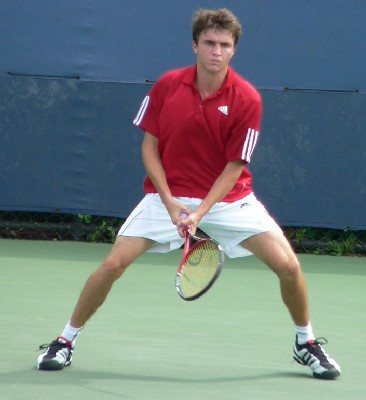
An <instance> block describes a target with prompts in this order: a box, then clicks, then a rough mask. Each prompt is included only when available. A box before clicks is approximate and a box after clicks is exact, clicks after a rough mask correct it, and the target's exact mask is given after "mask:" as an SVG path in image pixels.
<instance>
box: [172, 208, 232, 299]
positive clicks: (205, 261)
mask: <svg viewBox="0 0 366 400" xmlns="http://www.w3.org/2000/svg"><path fill="white" fill-rule="evenodd" d="M184 214H185V213H184ZM184 214H182V216H184V217H186V216H187V214H185V215H184ZM224 259H225V254H224V251H223V250H222V247H221V246H220V244H219V243H217V242H216V240H214V239H211V238H206V237H205V238H201V237H199V236H195V235H192V234H190V233H189V231H188V228H187V230H186V231H185V242H184V248H183V255H182V260H181V262H180V265H179V268H178V271H177V273H176V277H175V288H176V290H177V292H178V294H179V296H180V297H181V298H182V299H183V300H187V301H191V300H196V299H198V298H199V297H200V296H202V295H203V294H204V293H205V292H207V290H208V289H210V287H211V286H212V285H213V284H214V282H215V281H216V279H217V278H218V276H219V275H220V272H221V270H222V267H223V265H224Z"/></svg>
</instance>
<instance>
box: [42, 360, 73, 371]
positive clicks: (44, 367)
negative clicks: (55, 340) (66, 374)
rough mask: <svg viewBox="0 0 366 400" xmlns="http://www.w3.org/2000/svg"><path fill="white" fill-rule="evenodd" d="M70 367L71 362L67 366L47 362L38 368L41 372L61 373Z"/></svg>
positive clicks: (55, 362)
mask: <svg viewBox="0 0 366 400" xmlns="http://www.w3.org/2000/svg"><path fill="white" fill-rule="evenodd" d="M69 365H71V362H69V363H66V364H60V363H59V362H57V361H46V362H41V363H40V364H39V365H38V366H37V369H39V370H40V371H60V370H62V369H63V368H64V367H68V366H69Z"/></svg>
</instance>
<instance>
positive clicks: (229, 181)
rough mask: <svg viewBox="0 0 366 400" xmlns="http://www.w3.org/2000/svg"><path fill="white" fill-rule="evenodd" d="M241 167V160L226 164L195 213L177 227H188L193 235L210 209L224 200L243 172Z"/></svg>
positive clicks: (242, 164)
mask: <svg viewBox="0 0 366 400" xmlns="http://www.w3.org/2000/svg"><path fill="white" fill-rule="evenodd" d="M243 166H244V162H243V161H242V160H237V161H230V162H228V163H227V164H226V167H225V168H224V170H223V171H222V173H221V174H220V175H219V177H218V178H217V179H216V181H215V183H214V184H213V186H212V188H211V189H210V191H209V192H208V193H207V196H206V197H205V198H204V199H203V200H202V202H201V204H200V205H199V206H198V208H197V209H196V211H194V212H192V213H190V214H189V216H188V217H187V218H186V219H185V220H184V221H182V222H181V223H180V224H179V226H181V227H184V226H186V225H190V227H191V229H190V230H191V232H192V233H193V234H194V233H195V232H196V229H197V226H198V224H199V222H200V221H201V219H202V218H203V217H204V215H205V214H207V213H208V211H209V210H210V208H211V207H212V206H213V205H214V204H215V203H217V202H219V201H220V200H221V199H222V198H224V197H225V196H226V195H227V193H229V191H230V190H231V189H232V188H233V186H234V185H235V183H236V181H237V180H238V179H239V177H240V175H241V173H242V171H243Z"/></svg>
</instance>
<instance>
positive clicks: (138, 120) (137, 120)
mask: <svg viewBox="0 0 366 400" xmlns="http://www.w3.org/2000/svg"><path fill="white" fill-rule="evenodd" d="M149 101H150V96H146V97H145V98H144V100H143V101H142V103H141V107H140V109H139V111H138V113H137V115H136V117H135V119H134V120H133V124H134V125H137V126H139V125H140V123H141V121H142V118H144V115H145V111H146V109H147V106H148V105H149Z"/></svg>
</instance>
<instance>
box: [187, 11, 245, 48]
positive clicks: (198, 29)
mask: <svg viewBox="0 0 366 400" xmlns="http://www.w3.org/2000/svg"><path fill="white" fill-rule="evenodd" d="M208 29H218V30H228V31H229V32H230V33H231V34H232V35H233V39H234V45H235V46H236V44H237V43H238V40H239V37H240V36H241V34H242V29H241V25H240V22H239V20H238V19H237V18H236V16H235V15H234V14H233V13H232V12H231V11H229V10H228V9H227V8H220V9H218V10H204V9H201V10H198V11H196V12H195V13H194V14H193V18H192V36H193V41H194V42H195V43H198V38H199V36H200V34H201V33H202V32H205V31H207V30H208Z"/></svg>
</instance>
